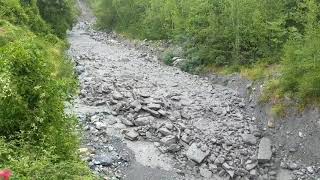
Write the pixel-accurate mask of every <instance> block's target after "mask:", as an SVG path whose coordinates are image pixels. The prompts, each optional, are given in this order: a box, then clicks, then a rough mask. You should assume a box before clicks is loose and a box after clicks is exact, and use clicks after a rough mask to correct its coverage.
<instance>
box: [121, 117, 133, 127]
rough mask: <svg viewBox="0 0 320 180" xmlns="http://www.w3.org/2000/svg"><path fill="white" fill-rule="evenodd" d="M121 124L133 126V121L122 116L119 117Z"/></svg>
mask: <svg viewBox="0 0 320 180" xmlns="http://www.w3.org/2000/svg"><path fill="white" fill-rule="evenodd" d="M121 122H122V124H124V125H126V126H134V124H133V122H131V121H129V120H128V119H126V118H122V119H121Z"/></svg>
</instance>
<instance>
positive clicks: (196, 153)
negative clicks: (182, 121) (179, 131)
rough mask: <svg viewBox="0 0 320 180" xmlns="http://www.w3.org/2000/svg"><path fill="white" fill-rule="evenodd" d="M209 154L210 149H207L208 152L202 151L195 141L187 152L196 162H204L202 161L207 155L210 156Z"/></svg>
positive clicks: (189, 157)
mask: <svg viewBox="0 0 320 180" xmlns="http://www.w3.org/2000/svg"><path fill="white" fill-rule="evenodd" d="M209 154H210V151H206V152H204V151H202V150H201V149H200V148H198V147H197V145H196V144H195V143H193V144H192V145H191V146H190V147H189V149H188V151H187V153H186V155H187V157H188V159H191V160H193V161H195V162H197V163H199V164H200V163H202V161H203V160H204V159H205V158H206V157H208V156H209Z"/></svg>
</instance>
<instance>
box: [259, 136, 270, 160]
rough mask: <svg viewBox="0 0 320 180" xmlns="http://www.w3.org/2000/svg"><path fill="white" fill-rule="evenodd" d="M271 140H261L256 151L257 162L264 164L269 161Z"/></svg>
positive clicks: (265, 138)
mask: <svg viewBox="0 0 320 180" xmlns="http://www.w3.org/2000/svg"><path fill="white" fill-rule="evenodd" d="M271 157H272V151H271V140H270V139H269V138H267V137H264V138H262V139H261V141H260V144H259V150H258V162H260V163H265V162H268V161H270V160H271Z"/></svg>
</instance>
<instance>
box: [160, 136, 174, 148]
mask: <svg viewBox="0 0 320 180" xmlns="http://www.w3.org/2000/svg"><path fill="white" fill-rule="evenodd" d="M160 142H161V143H162V144H164V145H166V146H170V145H171V144H175V143H176V142H177V137H176V136H173V135H169V136H166V137H164V138H162V139H161V140H160Z"/></svg>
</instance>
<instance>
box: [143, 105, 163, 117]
mask: <svg viewBox="0 0 320 180" xmlns="http://www.w3.org/2000/svg"><path fill="white" fill-rule="evenodd" d="M142 109H143V110H145V111H146V112H149V113H150V114H151V115H152V116H155V117H160V114H159V112H158V111H155V110H152V109H150V108H148V107H146V106H143V107H142Z"/></svg>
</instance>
